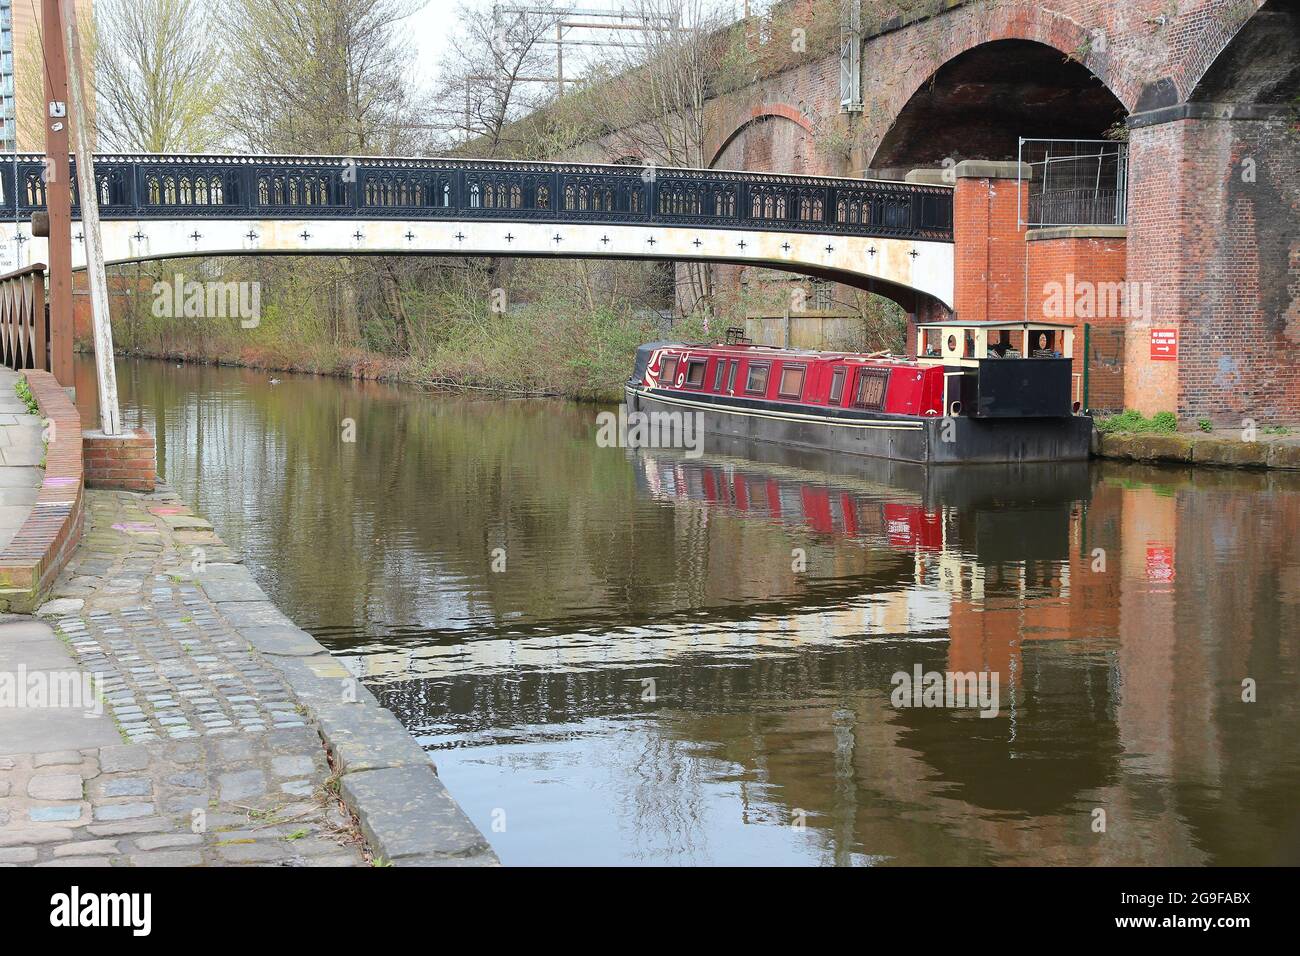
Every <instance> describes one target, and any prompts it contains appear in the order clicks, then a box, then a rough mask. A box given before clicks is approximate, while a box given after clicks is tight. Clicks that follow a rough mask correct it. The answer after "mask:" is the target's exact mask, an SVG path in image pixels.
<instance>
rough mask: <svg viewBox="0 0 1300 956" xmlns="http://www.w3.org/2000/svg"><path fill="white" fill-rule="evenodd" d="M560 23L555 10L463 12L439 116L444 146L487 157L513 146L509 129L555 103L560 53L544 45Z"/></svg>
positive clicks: (542, 6) (445, 67) (445, 69)
mask: <svg viewBox="0 0 1300 956" xmlns="http://www.w3.org/2000/svg"><path fill="white" fill-rule="evenodd" d="M557 21H558V14H557V13H556V12H554V9H553V8H552V6H551V4H550V3H549V2H541V3H537V4H534V5H533V7H531V8H529V9H513V8H505V7H501V6H497V5H494V6H493V7H492V8H490V9H483V8H478V7H470V6H466V5H462V6H461V7H460V9H459V10H458V12H457V29H456V31H455V33H453V35H452V38H451V43H450V47H449V50H448V52H447V53H446V55H445V56H444V57H443V60H442V63H441V71H440V72H441V80H440V83H439V95H438V101H439V104H440V109H439V111H438V112H437V114H435V115H437V116H440V117H441V119H440V121H439V122H438V123H437V124H436V125H437V126H438V127H439V131H440V132H441V133H442V139H443V142H444V145H452V144H458V145H460V146H461V149H462V151H464V152H473V153H475V154H478V155H480V156H485V157H493V156H498V155H500V154H501V152H502V151H503V150H505V149H506V148H507V147H508V146H509V145H511V143H512V131H511V130H510V128H509V127H510V125H511V124H512V123H514V122H516V121H517V120H519V119H521V118H522V117H524V116H526V115H528V114H529V113H531V112H533V111H534V110H536V109H538V108H539V107H541V106H543V105H545V104H546V103H547V102H548V101H549V100H550V99H551V97H552V95H553V90H552V88H551V85H550V83H549V82H547V81H548V80H550V79H551V77H552V76H553V74H554V71H555V51H554V48H553V47H550V46H548V45H546V44H545V43H544V42H543V41H544V40H546V39H547V38H548V37H550V36H551V35H552V34H553V33H554V31H555V27H556V23H557ZM514 132H515V133H518V132H519V131H514Z"/></svg>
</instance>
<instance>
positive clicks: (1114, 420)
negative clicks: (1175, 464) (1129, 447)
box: [1097, 408, 1204, 433]
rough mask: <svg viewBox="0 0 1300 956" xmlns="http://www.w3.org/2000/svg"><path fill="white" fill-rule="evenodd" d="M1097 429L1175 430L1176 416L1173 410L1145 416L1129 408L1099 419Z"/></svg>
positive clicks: (1125, 430) (1123, 430) (1176, 424)
mask: <svg viewBox="0 0 1300 956" xmlns="http://www.w3.org/2000/svg"><path fill="white" fill-rule="evenodd" d="M1097 430H1098V431H1100V432H1163V433H1168V432H1176V431H1178V416H1177V415H1175V414H1174V413H1173V412H1156V413H1155V414H1154V415H1152V416H1151V417H1150V418H1147V417H1146V416H1145V415H1143V414H1142V413H1141V412H1139V411H1136V410H1134V409H1132V408H1129V409H1125V410H1124V411H1123V412H1121V413H1120V414H1118V415H1111V416H1110V417H1109V418H1102V419H1099V420H1098V421H1097ZM1202 430H1204V427H1202Z"/></svg>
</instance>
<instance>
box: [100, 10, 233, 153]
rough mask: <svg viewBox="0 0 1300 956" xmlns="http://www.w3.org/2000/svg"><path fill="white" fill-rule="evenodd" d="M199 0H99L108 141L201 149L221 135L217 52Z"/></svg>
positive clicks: (103, 133)
mask: <svg viewBox="0 0 1300 956" xmlns="http://www.w3.org/2000/svg"><path fill="white" fill-rule="evenodd" d="M207 13H208V11H207V10H206V9H205V5H204V4H203V2H202V0H101V3H100V4H99V18H98V22H99V35H100V39H99V43H98V47H97V51H96V52H97V57H96V63H95V78H96V86H97V94H98V101H99V133H100V137H101V139H102V141H103V144H104V145H105V146H108V147H110V148H113V149H121V150H136V151H139V152H144V153H165V152H173V151H175V152H200V151H202V150H205V149H208V148H210V147H211V146H213V145H215V144H216V143H217V142H218V141H219V140H220V138H221V137H220V131H219V126H218V124H217V123H216V111H217V106H218V104H219V103H220V97H221V91H220V86H219V85H218V82H217V68H218V64H219V59H218V57H219V52H218V48H217V44H216V43H215V41H214V39H213V36H212V33H211V31H209V30H207V29H205V28H204V24H206V23H207V22H208V17H207Z"/></svg>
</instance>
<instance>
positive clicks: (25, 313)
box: [0, 263, 51, 372]
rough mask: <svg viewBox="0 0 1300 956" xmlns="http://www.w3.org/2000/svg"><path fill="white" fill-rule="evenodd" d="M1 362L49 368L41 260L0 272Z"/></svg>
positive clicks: (46, 314) (20, 366)
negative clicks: (10, 270) (0, 274)
mask: <svg viewBox="0 0 1300 956" xmlns="http://www.w3.org/2000/svg"><path fill="white" fill-rule="evenodd" d="M0 365H6V366H8V367H9V368H12V369H29V368H32V369H41V370H43V371H46V372H49V371H51V368H50V316H49V309H48V308H47V305H46V300H45V266H44V265H43V264H42V263H36V264H33V265H30V266H28V267H27V268H25V269H19V270H18V271H17V272H10V273H7V274H5V275H2V276H0Z"/></svg>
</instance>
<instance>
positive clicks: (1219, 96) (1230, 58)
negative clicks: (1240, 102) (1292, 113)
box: [1178, 0, 1300, 103]
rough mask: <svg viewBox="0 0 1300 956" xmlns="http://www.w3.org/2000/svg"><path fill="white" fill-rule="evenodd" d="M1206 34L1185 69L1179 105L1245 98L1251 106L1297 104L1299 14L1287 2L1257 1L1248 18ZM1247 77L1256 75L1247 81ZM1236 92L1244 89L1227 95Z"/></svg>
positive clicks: (1210, 26)
mask: <svg viewBox="0 0 1300 956" xmlns="http://www.w3.org/2000/svg"><path fill="white" fill-rule="evenodd" d="M1204 29H1205V34H1204V40H1203V42H1201V43H1198V44H1197V45H1196V46H1194V47H1193V48H1192V50H1191V53H1190V55H1189V58H1188V60H1187V62H1185V63H1184V64H1183V73H1182V84H1181V87H1180V89H1179V90H1178V93H1179V100H1187V101H1189V102H1190V101H1207V102H1220V101H1223V102H1227V101H1236V97H1238V96H1241V97H1245V99H1246V102H1250V103H1256V102H1280V103H1288V102H1290V101H1291V100H1292V99H1293V97H1294V96H1295V95H1296V91H1295V86H1296V82H1297V65H1296V36H1297V35H1298V34H1297V31H1298V30H1300V11H1297V10H1296V8H1295V7H1294V6H1293V5H1291V4H1289V3H1288V2H1287V0H1259V2H1258V3H1256V4H1255V7H1254V9H1252V10H1251V12H1250V13H1249V14H1247V15H1246V16H1244V17H1242V16H1238V17H1236V18H1235V19H1232V20H1229V19H1228V18H1226V17H1225V18H1221V19H1218V20H1211V21H1210V22H1209V23H1207V24H1206V26H1205V28H1204ZM1251 67H1253V69H1251ZM1247 72H1249V73H1251V74H1253V75H1251V76H1249V77H1245V78H1243V77H1242V74H1243V73H1247ZM1243 79H1244V82H1242V80H1243ZM1261 81H1262V82H1261ZM1270 85H1272V88H1271V89H1269V86H1270ZM1233 86H1237V87H1240V88H1238V89H1228V87H1233ZM1225 97H1227V99H1225Z"/></svg>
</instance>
